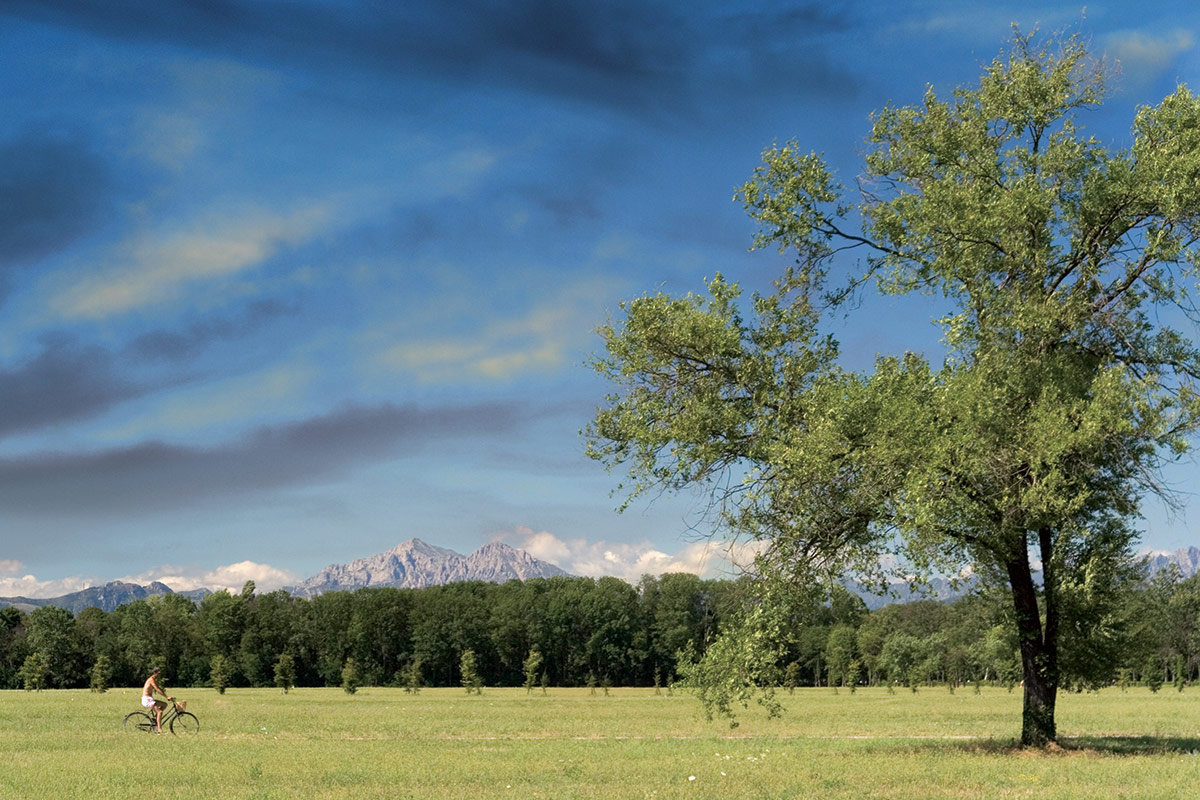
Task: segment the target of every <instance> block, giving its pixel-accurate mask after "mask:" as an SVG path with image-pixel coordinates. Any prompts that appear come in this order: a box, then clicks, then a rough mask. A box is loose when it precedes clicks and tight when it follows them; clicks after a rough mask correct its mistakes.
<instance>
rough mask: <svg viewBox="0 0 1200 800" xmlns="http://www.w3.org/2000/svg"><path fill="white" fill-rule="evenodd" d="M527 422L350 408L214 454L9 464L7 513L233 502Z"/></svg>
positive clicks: (74, 514)
mask: <svg viewBox="0 0 1200 800" xmlns="http://www.w3.org/2000/svg"><path fill="white" fill-rule="evenodd" d="M522 419H523V413H522V412H521V411H519V410H518V409H517V408H516V407H515V406H510V405H503V404H486V403H485V404H478V405H471V406H459V407H441V408H433V409H425V408H417V407H412V406H408V407H398V406H394V405H382V406H374V407H362V406H349V407H346V408H343V409H341V410H338V411H334V412H331V413H329V414H326V415H323V416H318V417H313V418H310V419H305V420H301V421H299V422H293V423H289V424H284V425H277V426H272V427H262V428H259V429H257V430H255V431H252V432H251V433H249V434H248V435H246V436H244V437H243V438H241V439H238V440H235V441H233V442H230V443H227V444H224V445H217V446H212V447H186V446H180V445H172V444H166V443H163V442H146V443H142V444H137V445H133V446H129V447H121V448H113V449H108V450H101V451H98V452H90V453H35V454H31V455H27V456H22V457H18V458H8V459H0V509H3V513H4V515H6V516H29V517H62V516H68V517H71V518H82V519H88V518H90V517H92V516H95V515H101V516H106V515H116V516H131V515H132V516H136V515H139V514H147V513H158V512H161V511H168V510H169V511H176V510H178V509H180V508H183V507H188V506H194V505H197V504H202V503H205V502H209V501H212V500H214V499H217V498H219V499H220V500H221V501H222V502H231V501H232V498H236V497H238V496H244V495H247V494H253V493H261V492H268V491H273V490H278V489H282V488H287V487H291V486H297V485H306V484H308V483H311V482H313V481H316V480H319V479H323V478H328V477H329V476H333V475H338V474H341V473H344V472H345V471H347V470H350V469H353V468H354V467H356V466H358V465H361V464H367V463H375V462H378V461H381V460H387V459H393V458H400V457H404V456H411V455H413V454H414V453H416V452H418V451H419V450H420V449H421V448H422V447H423V446H425V445H427V444H429V443H431V442H434V441H438V440H440V439H444V438H447V437H456V436H463V435H469V436H487V435H491V434H496V433H502V432H511V431H512V430H513V429H515V428H517V427H518V426H519V425H520V424H521V422H522ZM68 500H69V502H67V501H68Z"/></svg>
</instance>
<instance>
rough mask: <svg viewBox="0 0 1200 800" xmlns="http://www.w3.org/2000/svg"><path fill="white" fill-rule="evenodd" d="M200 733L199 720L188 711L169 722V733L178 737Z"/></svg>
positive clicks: (182, 712)
mask: <svg viewBox="0 0 1200 800" xmlns="http://www.w3.org/2000/svg"><path fill="white" fill-rule="evenodd" d="M199 732H200V720H198V719H196V715H195V714H193V713H192V712H190V711H181V712H180V713H179V716H177V717H175V719H173V720H171V733H173V734H175V735H176V736H179V735H181V734H184V735H186V734H191V733H199Z"/></svg>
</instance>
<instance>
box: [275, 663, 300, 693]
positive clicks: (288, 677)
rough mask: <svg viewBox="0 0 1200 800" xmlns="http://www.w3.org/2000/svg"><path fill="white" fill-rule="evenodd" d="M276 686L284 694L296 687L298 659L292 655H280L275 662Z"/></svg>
mask: <svg viewBox="0 0 1200 800" xmlns="http://www.w3.org/2000/svg"><path fill="white" fill-rule="evenodd" d="M275 685H276V686H278V687H279V688H280V689H282V690H283V693H284V694H287V693H288V691H289V690H291V688H292V687H293V686H295V685H296V659H295V657H294V656H293V655H292V654H291V653H280V654H279V658H278V659H277V660H276V661H275Z"/></svg>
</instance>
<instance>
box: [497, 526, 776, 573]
mask: <svg viewBox="0 0 1200 800" xmlns="http://www.w3.org/2000/svg"><path fill="white" fill-rule="evenodd" d="M497 538H498V539H502V540H504V541H505V542H507V543H508V544H510V545H512V546H513V547H516V548H518V549H521V550H524V551H526V552H527V553H529V554H530V555H531V556H533V557H534V558H538V559H541V560H542V561H547V562H549V563H551V564H554V565H555V566H558V567H561V568H562V569H564V570H566V571H567V572H570V573H573V574H575V575H584V576H589V577H600V576H603V575H612V576H615V577H618V578H622V579H624V580H626V581H628V582H629V583H637V581H638V580H640V579H641V577H642V576H643V575H661V574H663V573H665V572H688V573H691V574H693V575H701V576H705V577H718V576H719V577H728V576H730V575H733V574H738V573H740V571H741V570H742V569H744V568H745V567H747V566H748V565H749V564H751V563H752V562H753V558H754V547H753V546H752V545H744V544H737V543H731V542H725V541H716V540H713V541H705V542H693V543H691V544H688V545H686V546H684V547H683V548H682V549H680V550H678V551H676V552H675V553H664V552H663V551H661V550H659V549H657V548H656V547H654V545H652V544H651V543H650V542H638V543H634V544H629V543H625V542H609V541H604V540H598V541H589V540H588V539H585V538H567V539H562V538H560V537H558V536H556V535H554V534H553V533H550V532H548V531H535V530H533V529H532V528H528V527H525V526H519V527H517V528H515V529H514V530H512V531H509V532H506V533H503V534H500V535H499V536H497Z"/></svg>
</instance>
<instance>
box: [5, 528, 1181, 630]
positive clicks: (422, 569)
mask: <svg viewBox="0 0 1200 800" xmlns="http://www.w3.org/2000/svg"><path fill="white" fill-rule="evenodd" d="M1141 555H1142V556H1143V557H1144V558H1145V559H1146V562H1147V565H1148V566H1149V570H1150V573H1151V574H1153V573H1156V572H1158V571H1160V570H1162V569H1165V568H1166V567H1167V566H1168V565H1170V564H1175V565H1176V566H1178V567H1179V571H1180V573H1181V574H1182V575H1183V577H1185V578H1186V577H1190V576H1191V575H1194V574H1195V573H1197V572H1200V547H1181V548H1180V549H1178V550H1175V551H1166V550H1146V551H1143V552H1142V553H1141ZM569 574H570V573H567V572H564V571H563V570H561V569H559V568H558V567H556V566H554V565H553V564H548V563H546V562H545V561H539V560H538V559H536V558H534V557H533V556H531V555H529V554H528V553H526V552H525V551H524V550H518V549H516V548H514V547H509V546H508V545H506V544H502V543H500V542H492V543H491V544H486V545H484V546H483V547H481V548H479V549H478V550H476V551H475V552H474V553H471V554H470V555H467V556H464V555H462V554H460V553H456V552H454V551H453V550H447V549H446V548H444V547H436V546H434V545H431V544H429V543H428V542H423V541H421V540H420V539H410V540H409V541H407V542H403V543H401V544H399V545H397V546H396V547H394V548H392V549H391V550H388V551H387V552H385V553H378V554H376V555H373V556H369V557H367V558H360V559H358V560H356V561H351V562H350V563H349V564H331V565H329V566H328V567H326V568H325V569H323V570H321V571H320V572H318V573H317V574H316V575H313V576H312V577H311V578H309V579H307V580H305V581H304V582H302V583H301V584H300V585H299V586H292V587H287V591H289V592H291V593H292V594H294V595H296V596H298V597H313V596H316V595H319V594H322V593H324V592H333V591H353V590H354V589H363V588H366V587H381V586H393V587H397V588H405V589H422V588H425V587H427V586H439V585H441V584H445V583H454V582H456V581H489V582H492V583H504V582H506V581H510V580H528V579H530V578H553V577H556V576H560V575H569ZM849 588H850V589H851V590H852V591H855V592H856V593H858V594H860V595H861V596H862V597H863V600H864V601H865V602H866V603H867V606H868V607H869V608H872V609H874V608H879V607H880V606H883V605H886V604H888V603H895V602H907V601H909V600H919V599H922V598H923V597H930V596H932V597H933V598H934V599H937V600H948V599H952V598H953V597H955V596H957V595H959V594H961V593H962V591H963V590H962V589H960V590H959V591H958V592H955V591H952V590H951V589H950V588H949V584H947V583H946V582H945V581H942V580H934V581H932V582H931V588H932V589H933V591H934V594H932V595H928V594H926V595H921V594H914V593H912V592H911V591H910V590H909V589H908V587H907V586H898V587H896V592H895V596H885V597H879V596H874V595H870V594H868V593H866V592H864V591H863V590H862V587H860V586H854V585H852V586H850V587H849ZM164 594H175V592H174V591H173V590H172V589H171V588H170V587H169V586H167V585H166V584H163V583H159V582H158V581H154V582H153V583H150V584H149V585H147V586H141V585H139V584H136V583H125V582H123V581H112V582H110V583H106V584H104V585H103V586H93V587H90V588H88V589H84V590H83V591H79V592H72V593H70V594H65V595H62V596H60V597H47V598H33V597H0V608H4V607H6V606H14V607H16V608H19V609H21V610H22V611H25V612H30V611H34V610H35V609H37V608H39V607H41V606H58V607H59V608H65V609H67V610H68V611H70V612H71V613H73V614H78V613H79V612H80V611H82V610H83V609H85V608H90V607H92V606H95V607H97V608H99V609H101V610H102V611H106V612H109V611H112V610H113V609H115V608H117V607H118V606H123V605H125V604H126V603H132V602H133V601H134V600H142V599H145V598H147V597H153V596H155V595H164ZM179 594H182V595H184V596H185V597H187V598H189V599H191V600H193V601H195V602H199V601H201V600H203V599H204V597H205V596H206V595H208V594H210V591H209V590H208V589H194V590H191V591H187V592H179Z"/></svg>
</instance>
